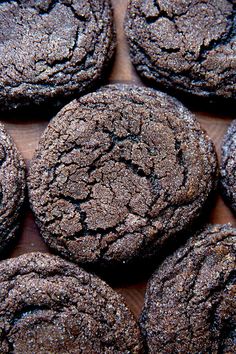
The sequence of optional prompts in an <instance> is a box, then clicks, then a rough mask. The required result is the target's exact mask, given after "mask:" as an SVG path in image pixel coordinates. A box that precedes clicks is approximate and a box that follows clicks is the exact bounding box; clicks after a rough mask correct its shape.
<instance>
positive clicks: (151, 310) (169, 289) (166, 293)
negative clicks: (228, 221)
mask: <svg viewBox="0 0 236 354" xmlns="http://www.w3.org/2000/svg"><path fill="white" fill-rule="evenodd" d="M235 245H236V229H234V228H232V227H231V226H230V225H216V226H211V227H209V228H206V229H205V230H204V231H203V232H202V233H200V234H199V235H197V236H196V237H194V238H192V239H191V240H190V241H189V242H188V243H187V244H186V245H185V246H184V247H182V248H181V249H180V250H178V251H177V252H176V253H175V254H174V255H173V256H171V257H170V258H168V259H166V261H165V262H164V263H163V264H162V265H161V266H160V268H159V269H158V270H157V271H156V273H154V275H153V276H152V278H151V280H150V281H149V284H148V288H147V292H146V296H145V304H144V308H143V312H142V316H141V321H140V322H141V327H142V330H143V334H144V336H145V337H146V341H147V352H148V353H153V354H158V353H212V354H217V353H222V354H223V353H235V352H236V342H235V331H236V277H235V275H236V247H235Z"/></svg>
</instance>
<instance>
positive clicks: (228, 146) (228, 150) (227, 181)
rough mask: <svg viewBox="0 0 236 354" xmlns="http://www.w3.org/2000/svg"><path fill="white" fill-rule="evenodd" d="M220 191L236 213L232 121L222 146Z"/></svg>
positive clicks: (235, 136)
mask: <svg viewBox="0 0 236 354" xmlns="http://www.w3.org/2000/svg"><path fill="white" fill-rule="evenodd" d="M221 152H222V161H221V181H220V182H221V189H222V192H223V195H224V197H225V199H226V200H227V201H228V202H229V204H230V206H231V207H232V209H233V210H234V212H236V120H234V121H233V122H232V123H231V125H230V127H229V129H228V131H227V133H226V134H225V137H224V140H223V144H222V151H221Z"/></svg>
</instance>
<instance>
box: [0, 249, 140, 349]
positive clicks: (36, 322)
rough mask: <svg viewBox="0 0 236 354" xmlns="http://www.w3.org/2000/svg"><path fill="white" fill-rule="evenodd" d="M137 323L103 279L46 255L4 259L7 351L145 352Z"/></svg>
mask: <svg viewBox="0 0 236 354" xmlns="http://www.w3.org/2000/svg"><path fill="white" fill-rule="evenodd" d="M141 349H142V342H141V336H140V332H139V328H138V325H137V323H136V321H135V320H134V318H133V316H132V314H131V313H130V311H129V310H128V309H127V307H126V306H125V304H124V303H123V301H122V298H121V297H120V296H119V295H118V294H117V293H116V292H115V291H113V290H112V289H111V288H110V287H109V286H108V285H107V284H106V283H104V282H103V281H102V280H100V279H99V278H97V277H95V276H94V275H91V274H89V273H86V272H85V271H84V270H82V269H79V268H77V267H76V266H75V265H73V264H71V263H68V262H65V261H64V260H62V259H60V258H58V257H56V256H49V255H46V254H42V253H30V254H25V255H23V256H20V257H18V258H12V259H9V260H6V261H2V262H1V263H0V352H1V353H2V354H7V353H15V354H23V353H24V354H32V353H34V354H39V353H41V354H43V353H50V354H54V353H55V354H58V353H60V354H64V353H71V354H72V353H76V354H79V353H94V354H95V353H98V354H102V353H106V354H113V353H117V354H118V353H124V354H128V353H134V354H135V353H136V354H137V353H140V352H141Z"/></svg>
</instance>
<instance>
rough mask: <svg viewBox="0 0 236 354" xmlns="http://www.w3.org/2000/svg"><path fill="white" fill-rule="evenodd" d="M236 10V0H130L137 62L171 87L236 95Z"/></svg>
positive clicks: (130, 32) (131, 36) (132, 48)
mask: <svg viewBox="0 0 236 354" xmlns="http://www.w3.org/2000/svg"><path fill="white" fill-rule="evenodd" d="M235 14H236V2H235V0H204V1H202V0H179V1H171V0H156V1H153V0H145V1H143V0H130V2H129V6H128V12H127V18H126V25H125V30H126V34H127V37H128V40H129V44H130V54H131V59H132V61H133V64H134V65H135V67H136V69H137V71H138V72H139V73H140V74H141V75H142V77H144V78H145V79H148V80H152V81H153V82H154V83H157V84H159V85H161V86H163V87H165V88H167V89H170V88H171V89H174V90H181V91H185V92H187V93H190V94H194V95H198V96H205V97H223V98H231V99H235V98H236V74H235V73H236V60H235V56H236V18H235Z"/></svg>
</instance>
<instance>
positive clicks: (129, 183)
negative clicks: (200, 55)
mask: <svg viewBox="0 0 236 354" xmlns="http://www.w3.org/2000/svg"><path fill="white" fill-rule="evenodd" d="M215 174H216V155H215V152H214V149H213V145H212V142H211V141H210V139H209V138H208V137H207V136H206V134H205V133H204V132H203V131H202V130H201V127H200V125H199V123H198V122H197V121H196V120H195V118H194V117H193V116H192V114H191V113H190V112H189V111H187V110H186V109H185V108H184V107H183V106H182V105H181V104H180V103H179V102H178V101H177V100H175V99H173V98H171V97H169V96H167V95H165V94H163V93H161V92H156V91H154V90H150V89H146V88H141V87H135V86H133V87H132V86H126V85H123V86H122V85H120V86H119V85H117V86H116V85H114V86H107V87H105V88H104V89H103V90H100V91H98V92H95V93H92V94H89V95H86V96H84V97H82V98H80V99H79V100H75V101H73V102H71V103H70V104H69V105H67V106H66V107H65V108H64V109H63V110H62V111H61V112H60V113H59V114H58V115H57V116H56V118H54V119H53V120H52V122H50V124H49V126H48V128H47V129H46V131H45V133H44V135H43V137H42V138H41V140H40V143H39V147H38V150H37V152H36V154H35V156H34V159H33V161H32V163H31V167H30V173H29V196H30V201H31V205H32V209H33V211H34V214H35V216H36V219H37V223H38V226H39V228H40V230H41V233H42V236H43V237H44V239H45V241H46V242H47V243H48V245H49V246H50V247H51V248H52V249H54V250H56V251H57V252H59V253H61V254H62V255H64V256H65V257H68V258H69V259H71V260H73V261H76V262H80V263H86V264H89V263H90V264H91V263H100V264H103V263H104V264H112V263H126V262H129V261H131V260H133V259H134V258H138V257H139V256H141V255H142V254H146V253H147V252H151V251H153V250H155V249H158V248H159V247H160V246H162V245H163V244H164V242H165V241H166V240H167V239H169V238H171V235H173V234H176V233H177V232H178V231H182V230H183V229H185V228H186V227H187V226H189V224H190V223H191V222H192V221H193V220H195V219H196V218H197V217H198V216H199V214H200V212H201V210H202V207H203V206H204V204H205V202H206V200H207V199H208V196H209V194H210V192H211V190H212V188H213V187H214V186H215Z"/></svg>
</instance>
